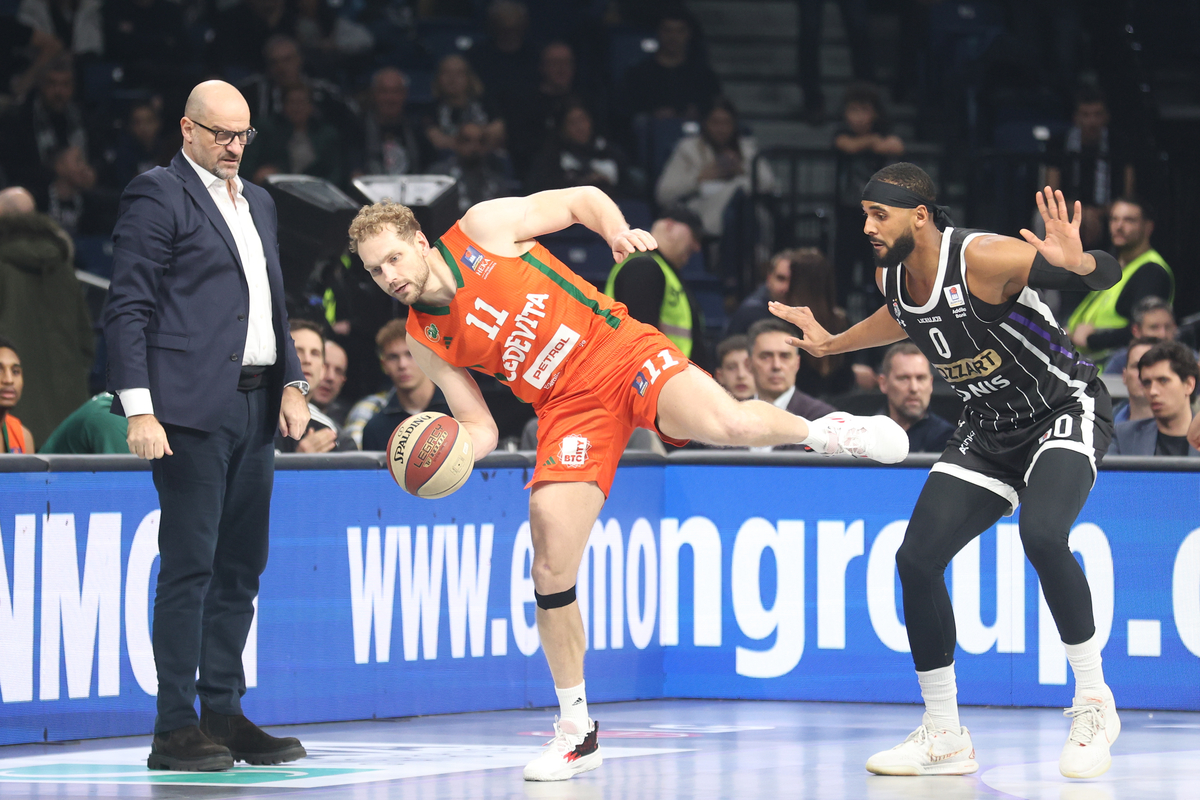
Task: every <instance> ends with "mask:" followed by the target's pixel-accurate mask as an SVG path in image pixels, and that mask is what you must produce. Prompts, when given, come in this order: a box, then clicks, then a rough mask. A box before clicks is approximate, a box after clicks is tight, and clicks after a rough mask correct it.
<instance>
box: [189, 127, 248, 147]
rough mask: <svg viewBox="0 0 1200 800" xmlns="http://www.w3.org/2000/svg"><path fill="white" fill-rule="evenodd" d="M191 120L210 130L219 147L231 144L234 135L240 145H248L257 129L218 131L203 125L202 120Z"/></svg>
mask: <svg viewBox="0 0 1200 800" xmlns="http://www.w3.org/2000/svg"><path fill="white" fill-rule="evenodd" d="M192 122H194V123H195V124H197V125H199V126H200V127H201V128H204V130H206V131H208V132H210V133H211V134H212V135H213V139H214V140H215V141H216V143H217V144H218V145H220V146H221V147H225V146H227V145H229V144H232V143H233V137H235V136H236V137H237V140H238V141H239V142H240V143H241V144H242V146H245V145H248V144H250V143H251V142H253V141H254V137H255V136H256V135H257V134H258V131H256V130H254V128H246V130H244V131H219V130H216V129H215V128H210V127H208V126H207V125H205V124H204V123H202V122H196V120H192Z"/></svg>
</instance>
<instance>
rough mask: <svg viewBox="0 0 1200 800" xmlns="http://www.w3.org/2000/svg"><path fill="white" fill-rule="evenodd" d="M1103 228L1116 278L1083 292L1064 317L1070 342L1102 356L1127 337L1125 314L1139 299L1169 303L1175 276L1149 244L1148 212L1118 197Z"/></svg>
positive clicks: (1151, 226) (1151, 222)
mask: <svg viewBox="0 0 1200 800" xmlns="http://www.w3.org/2000/svg"><path fill="white" fill-rule="evenodd" d="M1109 232H1110V234H1111V236H1112V240H1113V246H1114V247H1116V248H1117V261H1118V263H1120V265H1121V280H1119V281H1117V283H1116V285H1114V286H1112V287H1111V288H1109V289H1105V290H1104V291H1096V292H1089V293H1088V294H1087V296H1086V297H1084V299H1083V302H1081V303H1080V304H1079V307H1078V308H1076V309H1075V311H1074V313H1072V314H1071V316H1070V318H1069V319H1068V321H1067V329H1068V330H1069V331H1070V333H1071V341H1072V342H1074V343H1075V346H1076V347H1078V348H1080V349H1081V350H1083V351H1084V352H1086V353H1092V354H1104V353H1107V352H1108V351H1111V350H1112V349H1114V348H1117V347H1122V346H1123V345H1125V344H1126V343H1127V342H1128V341H1129V340H1130V339H1131V338H1132V337H1133V331H1132V330H1131V329H1130V326H1129V322H1130V317H1131V316H1132V314H1133V307H1134V305H1135V304H1136V303H1137V302H1138V301H1139V300H1141V299H1142V298H1144V297H1161V298H1165V299H1166V301H1167V302H1168V303H1174V302H1175V276H1174V274H1173V273H1172V272H1171V268H1170V267H1169V266H1167V262H1166V259H1164V258H1163V257H1162V256H1161V255H1159V253H1158V251H1157V250H1155V249H1154V248H1152V247H1151V246H1150V236H1151V234H1153V233H1154V210H1153V209H1152V208H1151V207H1150V206H1149V204H1147V203H1145V202H1143V201H1141V200H1136V199H1133V198H1128V197H1123V198H1121V199H1119V200H1117V201H1116V202H1115V203H1113V205H1112V210H1111V213H1110V220H1109Z"/></svg>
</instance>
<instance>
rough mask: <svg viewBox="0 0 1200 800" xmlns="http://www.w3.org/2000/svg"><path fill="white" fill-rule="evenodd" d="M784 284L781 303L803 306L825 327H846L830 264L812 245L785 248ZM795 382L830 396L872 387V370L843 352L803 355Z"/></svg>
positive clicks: (833, 329)
mask: <svg viewBox="0 0 1200 800" xmlns="http://www.w3.org/2000/svg"><path fill="white" fill-rule="evenodd" d="M788 260H789V262H790V264H791V266H790V268H789V270H788V288H787V292H785V293H784V297H783V301H782V302H783V303H784V304H785V305H789V306H805V307H807V308H808V309H809V310H810V311H812V313H813V316H814V317H816V318H817V319H819V320H822V322H821V325H822V326H826V327H825V330H828V331H838V332H839V333H840V332H841V331H844V330H846V329H847V328H848V327H850V323H849V322H848V321H847V319H846V312H845V311H843V310H842V309H841V308H839V307H838V305H837V290H836V288H835V283H836V281H835V278H834V276H833V268H832V267H831V266H830V265H829V259H827V258H825V254H824V253H822V252H821V251H820V250H818V249H817V248H815V247H801V248H799V249H796V250H792V251H789V253H788ZM796 385H797V386H798V387H799V388H800V389H801V390H803V391H804V392H807V393H808V394H811V395H815V396H817V397H832V396H833V395H838V394H843V393H844V392H848V391H851V390H852V389H854V387H855V386H856V385H857V386H858V387H860V388H863V389H869V390H871V391H874V390H875V373H874V371H872V370H871V368H870V367H867V366H865V365H860V364H854V363H852V362H851V360H850V359H849V358H846V357H845V356H823V357H822V358H817V357H816V356H810V355H807V354H806V355H805V356H804V358H803V360H802V362H801V365H800V371H799V372H798V373H797V375H796Z"/></svg>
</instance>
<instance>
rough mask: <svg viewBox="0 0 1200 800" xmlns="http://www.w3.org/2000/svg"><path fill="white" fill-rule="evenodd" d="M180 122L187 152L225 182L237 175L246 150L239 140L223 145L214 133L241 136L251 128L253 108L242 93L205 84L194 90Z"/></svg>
mask: <svg viewBox="0 0 1200 800" xmlns="http://www.w3.org/2000/svg"><path fill="white" fill-rule="evenodd" d="M183 113H184V117H183V119H182V120H180V121H179V127H180V130H181V131H182V133H183V152H184V153H186V154H187V155H188V157H190V158H191V159H192V160H193V161H195V162H196V163H197V164H199V165H200V166H201V167H203V168H204V169H206V170H208V171H209V172H211V173H212V174H214V175H216V176H217V177H218V178H220V179H222V180H230V179H232V178H233V177H235V176H236V175H237V171H238V166H239V165H240V164H241V161H242V152H243V150H244V148H245V145H243V144H242V143H241V142H240V141H239V140H238V138H237V137H236V136H235V137H233V140H232V141H231V142H229V144H225V145H219V144H217V142H216V134H215V133H213V131H229V132H240V131H244V130H247V129H248V128H249V127H250V106H248V105H247V104H246V98H244V97H242V93H241V92H239V91H238V90H237V89H236V88H234V87H233V86H232V85H231V84H228V83H226V82H225V81H205V82H204V83H201V84H199V85H197V86H196V88H194V89H192V93H191V94H190V95H188V100H187V105H186V106H184V110H183Z"/></svg>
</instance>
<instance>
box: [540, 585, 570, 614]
mask: <svg viewBox="0 0 1200 800" xmlns="http://www.w3.org/2000/svg"><path fill="white" fill-rule="evenodd" d="M533 598H534V599H535V600H537V605H538V608H545V609H551V608H562V607H563V606H569V605H571V603H574V602H575V587H574V586H572V587H571V588H570V589H567V590H566V591H563V592H555V593H554V594H538V591H537V589H534V590H533Z"/></svg>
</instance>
